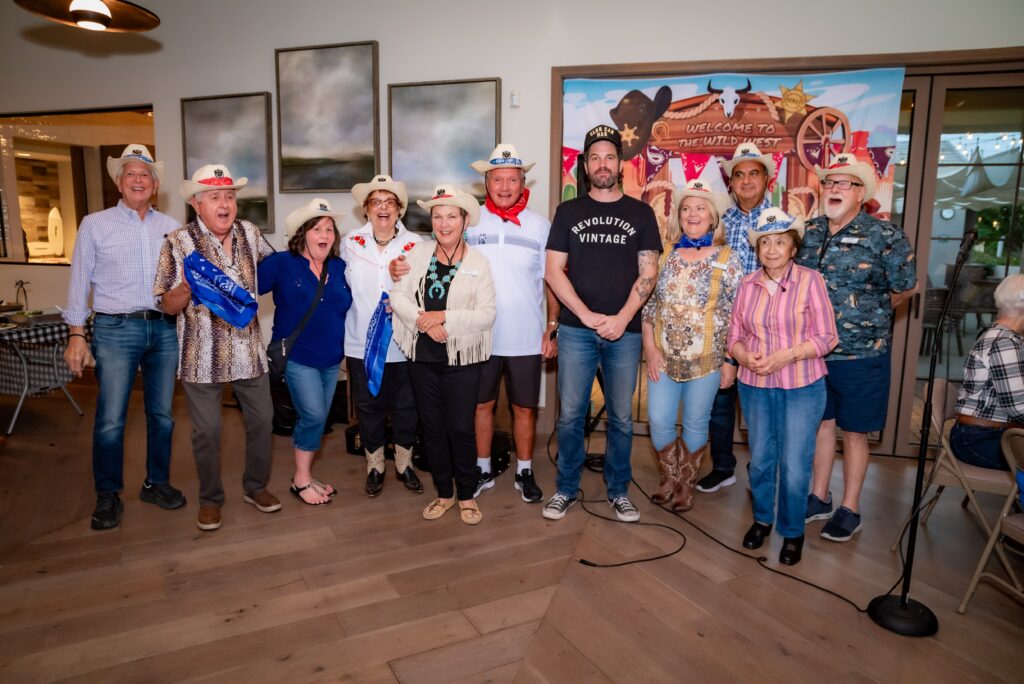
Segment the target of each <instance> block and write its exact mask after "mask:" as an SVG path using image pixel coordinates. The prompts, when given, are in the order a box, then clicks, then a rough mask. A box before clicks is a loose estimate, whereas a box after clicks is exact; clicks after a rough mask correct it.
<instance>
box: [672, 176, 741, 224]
mask: <svg viewBox="0 0 1024 684" xmlns="http://www.w3.org/2000/svg"><path fill="white" fill-rule="evenodd" d="M687 197H699V198H700V199H703V200H707V201H708V202H711V204H712V205H713V206H714V207H715V211H717V212H718V220H719V222H721V220H722V216H724V215H725V212H726V211H728V210H729V207H730V206H732V200H731V199H729V195H727V194H726V193H724V192H715V191H714V190H712V189H711V184H710V183H708V182H707V181H702V180H701V179H699V178H695V179H693V180H692V181H690V182H689V183H687V184H686V187H685V188H676V189H675V192H674V193H672V216H671V219H670V220H671V221H672V227H673V228H679V206H680V205H681V204H682V203H683V199H685V198H687Z"/></svg>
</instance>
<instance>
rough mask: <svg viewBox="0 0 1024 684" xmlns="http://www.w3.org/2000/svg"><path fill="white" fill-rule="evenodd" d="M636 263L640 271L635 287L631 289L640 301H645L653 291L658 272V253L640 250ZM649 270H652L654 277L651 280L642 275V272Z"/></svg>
mask: <svg viewBox="0 0 1024 684" xmlns="http://www.w3.org/2000/svg"><path fill="white" fill-rule="evenodd" d="M636 262H637V267H638V269H639V271H640V277H639V278H637V281H636V285H635V286H634V287H633V289H634V291H635V292H636V293H637V295H639V297H640V299H641V300H646V299H647V298H648V297H649V296H650V294H651V292H652V291H653V290H654V282H655V279H656V278H657V272H658V252H656V251H654V250H652V249H645V250H642V251H640V252H639V253H638V254H637V258H636ZM651 268H653V269H654V272H655V276H654V277H653V278H652V277H650V276H645V275H644V271H647V270H648V269H651Z"/></svg>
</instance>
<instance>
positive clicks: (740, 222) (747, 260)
mask: <svg viewBox="0 0 1024 684" xmlns="http://www.w3.org/2000/svg"><path fill="white" fill-rule="evenodd" d="M771 206H772V203H771V201H770V200H769V199H768V196H767V194H766V195H765V196H764V197H763V198H762V199H761V203H760V204H758V205H757V206H756V207H754V208H753V209H751V210H750V213H749V214H748V213H746V212H744V211H743V210H742V209H740V208H739V206H737V205H733V206H731V207H729V208H728V209H727V210H726V212H725V214H723V215H722V223H724V224H725V241H726V242H728V243H729V246H730V247H732V250H733V251H734V252H735V253H736V256H738V257H739V258H740V262H741V263H742V264H743V272H744V273H753V272H754V271H756V270H757V269H759V268H761V264H760V263H759V262H758V261H757V252H755V251H754V248H753V247H752V246H751V245H750V238H749V237H748V236H747V231H748V230H749V229H751V228H756V227H757V219H759V218H760V217H761V212H762V211H764V210H765V209H768V208H769V207H771Z"/></svg>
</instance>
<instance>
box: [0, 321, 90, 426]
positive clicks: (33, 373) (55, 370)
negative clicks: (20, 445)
mask: <svg viewBox="0 0 1024 684" xmlns="http://www.w3.org/2000/svg"><path fill="white" fill-rule="evenodd" d="M68 332H69V330H68V326H67V324H66V323H64V321H60V320H56V321H53V320H50V321H33V322H32V323H30V324H27V325H20V326H18V327H16V328H11V329H9V330H0V394H12V395H14V396H16V397H18V405H17V406H16V407H15V409H14V415H13V416H12V417H11V422H10V425H8V427H7V434H8V435H9V434H11V433H12V432H13V431H14V424H15V422H16V421H17V420H18V414H19V413H20V412H21V407H22V405H23V404H24V402H25V397H38V396H43V395H45V394H49V393H50V392H53V391H56V390H58V389H59V390H61V391H63V392H64V395H65V396H66V397H67V398H68V401H70V402H71V405H72V406H73V407H74V409H75V410H76V411H77V412H78V415H82V409H81V408H79V406H78V404H77V403H75V400H74V398H73V397H72V396H71V393H70V392H68V389H67V384H68V383H69V382H71V380H72V378H74V375H73V374H72V373H71V371H70V370H69V369H68V366H67V364H66V363H65V362H64V347H65V345H67V341H68Z"/></svg>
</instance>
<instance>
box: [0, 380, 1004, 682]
mask: <svg viewBox="0 0 1024 684" xmlns="http://www.w3.org/2000/svg"><path fill="white" fill-rule="evenodd" d="M94 392H95V390H94V389H93V388H89V387H78V388H76V389H75V393H76V396H78V397H79V398H81V399H82V400H83V406H84V408H85V410H86V417H85V418H81V419H80V418H78V417H77V416H75V415H74V413H73V412H72V411H71V409H70V407H69V406H68V405H67V404H66V402H64V400H63V399H61V398H59V397H49V398H45V399H37V400H31V401H29V402H28V404H27V406H26V411H25V414H24V415H23V417H22V418H21V419H20V421H19V424H18V426H17V430H16V432H15V435H14V436H13V437H12V438H11V439H10V440H9V441H8V443H7V445H6V447H5V448H4V449H3V450H2V451H0V516H2V518H0V520H2V528H0V559H2V560H0V681H3V682H41V681H56V680H74V681H76V682H91V681H97V682H139V681H151V682H182V681H217V682H247V683H248V682H264V681H266V682H274V683H280V682H306V681H318V680H335V681H337V680H342V681H349V682H395V681H400V682H447V683H451V682H550V683H562V682H572V683H576V682H673V683H675V682H741V681H742V682H748V681H757V682H846V683H854V682H856V683H862V682H993V681H1005V682H1011V681H1016V682H1020V681H1021V672H1024V638H1022V637H1024V606H1021V605H1020V604H1018V603H1016V602H1014V601H1012V600H1011V599H1009V598H1007V597H1006V596H1004V595H1003V594H1000V593H999V592H998V591H996V590H995V589H993V588H992V587H991V586H983V587H982V588H981V589H980V590H979V592H978V594H977V596H976V598H975V599H974V601H973V602H972V604H971V606H970V609H969V611H968V613H967V615H966V616H959V615H957V614H956V610H955V609H956V605H957V603H958V602H959V598H960V595H961V594H962V592H963V590H964V589H965V586H966V583H967V578H968V577H969V575H970V573H971V572H972V570H973V566H974V564H975V562H976V560H977V558H978V555H979V554H980V551H981V548H982V546H983V539H982V537H981V534H980V533H979V532H978V530H977V529H976V528H975V526H974V525H973V524H972V522H971V521H970V520H969V519H968V517H967V515H966V514H965V512H964V511H963V510H961V508H960V506H959V500H958V497H956V496H955V495H953V494H950V495H947V496H946V497H944V498H943V500H942V501H941V503H940V504H939V506H938V509H937V511H936V513H935V515H934V516H933V518H932V520H931V521H930V522H929V524H928V526H927V527H926V528H924V529H923V530H922V533H921V537H920V544H919V553H918V556H917V565H916V573H915V582H914V596H915V597H916V598H918V599H920V600H922V601H923V602H925V603H926V604H927V605H928V606H930V607H931V608H932V609H933V610H934V611H935V612H936V614H937V615H938V618H939V621H940V630H939V633H938V636H936V637H935V638H929V639H921V640H914V639H909V638H903V637H898V636H894V635H892V634H890V633H888V632H885V631H883V630H881V629H879V628H878V627H876V626H875V625H874V624H873V623H872V622H871V620H870V619H869V618H867V617H866V616H865V615H863V614H861V613H858V612H857V611H855V610H854V609H853V608H851V607H850V606H849V605H847V604H846V603H843V602H842V601H840V600H838V599H836V598H834V597H832V596H829V595H827V594H825V593H822V592H820V591H817V590H815V589H812V588H810V587H808V586H805V585H803V584H800V583H798V582H795V581H793V580H791V579H789V578H787V577H784V576H781V575H778V574H774V573H772V572H769V571H768V570H766V569H764V568H762V567H760V566H759V565H758V563H757V562H756V561H755V560H752V559H750V558H745V557H743V556H741V555H739V554H737V553H734V552H732V551H730V550H727V549H725V548H723V547H722V546H719V545H718V544H716V543H715V542H713V541H711V540H710V539H708V538H706V537H705V536H703V535H702V534H701V533H699V532H697V531H696V530H695V529H694V528H693V527H690V526H688V525H687V524H685V523H683V522H682V521H680V520H678V519H675V518H673V517H672V516H670V515H668V514H666V513H664V512H662V511H659V510H657V509H655V508H654V507H652V506H651V505H650V504H649V503H647V502H645V501H644V502H641V505H640V509H641V511H642V514H643V518H642V521H644V522H655V521H656V522H661V523H665V524H669V525H672V526H674V527H676V528H678V529H680V530H681V531H682V532H684V534H685V535H686V547H685V549H683V551H682V552H680V553H678V554H676V555H674V556H672V557H670V558H667V559H664V560H660V561H656V562H651V563H644V564H640V565H630V566H626V567H621V568H614V569H599V568H592V567H587V566H584V565H581V564H580V563H578V562H577V560H578V559H581V558H584V559H589V560H591V561H596V562H615V561H620V560H626V559H635V558H643V557H646V556H649V555H652V554H657V553H660V552H664V551H667V550H670V549H672V548H674V547H675V546H676V545H677V544H678V543H679V537H678V536H677V535H675V534H672V533H670V532H668V531H666V530H663V529H660V528H657V527H649V526H640V525H624V524H614V523H610V522H604V521H602V520H598V519H596V518H593V517H590V516H588V515H587V514H586V513H584V512H583V511H582V510H581V509H580V507H578V506H577V507H574V508H573V509H572V510H571V512H570V513H569V515H568V516H567V517H566V518H565V519H564V520H562V521H558V522H551V521H547V520H544V519H543V518H542V517H541V515H540V507H539V506H536V505H532V506H531V505H527V504H524V503H522V502H521V501H520V500H519V499H518V496H517V495H516V494H515V493H514V492H513V489H512V478H511V476H510V475H509V474H505V475H503V476H502V477H501V478H499V480H498V483H497V486H496V487H495V488H494V489H492V490H490V491H488V492H487V493H485V494H484V495H483V496H482V497H481V498H480V500H479V501H480V506H481V508H482V510H483V512H484V515H485V517H484V521H483V523H482V524H481V525H479V526H477V527H469V526H466V525H463V524H461V523H460V522H459V520H458V518H457V516H455V515H454V514H452V513H449V515H447V516H445V517H444V518H442V519H441V520H439V521H435V522H427V521H425V520H423V519H422V518H421V517H420V509H421V508H422V507H423V505H425V504H426V503H427V501H428V496H429V494H427V495H423V496H415V495H412V494H409V493H407V492H406V491H405V490H404V489H402V488H401V487H400V486H398V483H397V482H396V481H395V480H394V479H393V477H392V476H391V473H390V472H389V478H388V481H387V483H386V487H385V490H384V493H383V494H382V495H381V496H380V497H378V498H376V499H373V500H369V499H367V498H366V497H365V496H363V495H362V494H361V493H360V492H361V481H362V478H363V474H364V469H363V464H362V462H361V461H360V460H359V459H357V458H355V457H352V456H348V455H346V454H344V453H343V447H344V440H343V434H342V430H341V429H340V426H336V431H335V433H334V434H333V435H331V436H329V438H328V441H327V444H326V451H327V452H328V456H327V457H326V458H324V459H323V460H322V461H321V462H320V463H319V465H318V470H317V472H318V474H319V476H320V477H321V478H322V479H326V480H329V481H331V482H333V483H334V484H335V485H337V486H338V488H339V489H340V490H341V495H340V496H339V497H338V499H337V500H336V501H335V502H334V503H333V504H331V505H330V506H327V507H325V508H313V507H308V506H302V505H300V504H298V502H296V501H295V500H294V499H292V498H290V497H289V498H287V499H286V500H285V499H284V497H285V496H286V495H287V491H286V488H287V484H288V479H289V476H290V471H289V462H290V460H291V459H290V443H289V441H288V440H287V439H284V438H280V437H275V438H274V447H275V459H276V462H275V467H274V477H273V483H272V487H271V489H272V491H274V492H275V493H277V494H278V495H279V496H281V498H282V499H283V500H284V509H283V510H282V511H281V512H279V513H275V514H272V515H265V514H261V513H259V512H258V511H256V510H255V509H254V508H253V507H251V506H248V505H246V504H244V503H243V502H242V501H241V491H240V463H241V456H240V451H241V446H240V445H241V444H242V429H241V420H240V416H239V414H238V412H237V411H234V410H231V409H225V417H226V419H225V430H224V445H225V447H224V464H223V470H224V480H225V483H226V486H227V490H228V500H227V503H226V505H225V507H224V526H223V528H222V529H221V530H219V531H217V532H213V533H205V532H200V531H199V530H197V529H196V527H195V525H194V517H195V514H196V510H197V506H196V502H195V493H196V481H195V474H194V468H193V464H192V462H191V456H190V452H189V446H188V434H189V429H190V428H189V421H188V418H187V415H186V412H185V408H184V402H183V401H180V398H178V399H177V400H176V405H175V408H176V417H177V425H178V430H177V433H176V438H175V443H174V464H173V478H172V479H173V482H174V483H175V484H177V485H178V486H179V487H182V488H183V489H184V490H185V491H186V494H187V495H188V496H189V497H190V501H189V504H188V506H187V507H186V508H185V509H183V510H178V511H162V510H159V509H157V508H155V507H153V506H149V505H146V504H143V503H141V502H140V501H139V500H138V486H139V484H140V482H141V479H142V477H143V474H144V473H143V468H142V464H143V460H144V434H145V431H144V426H143V422H142V416H141V408H140V404H141V397H136V399H137V400H136V401H134V402H133V408H132V412H131V418H130V424H129V430H128V437H127V443H128V451H129V454H130V455H129V457H128V464H127V468H126V475H127V477H126V482H127V491H126V493H125V496H124V499H125V513H124V519H123V523H122V525H121V527H120V529H118V530H115V531H110V532H93V531H91V530H90V529H89V524H88V516H89V513H90V512H91V509H92V505H93V495H92V492H91V489H92V485H91V477H90V475H89V472H90V448H89V443H90V433H91V424H92V418H91V412H92V407H93V403H94V399H93V397H94ZM12 408H13V401H10V400H9V399H6V398H5V399H3V400H0V418H4V417H5V416H9V414H10V410H11V409H12ZM595 446H596V444H595ZM541 453H542V449H539V450H538V454H539V455H538V457H537V458H536V459H535V464H536V470H537V472H538V475H539V482H540V483H541V484H542V486H543V487H544V489H545V491H546V492H547V493H551V492H552V489H553V481H554V469H553V467H552V465H551V464H550V463H549V462H548V461H547V460H546V458H544V457H542V456H540V454H541ZM911 467H912V464H911V462H909V461H904V460H897V459H879V460H877V462H876V463H875V464H874V465H873V467H872V470H871V472H870V474H869V479H868V483H867V487H866V492H865V495H864V502H863V503H864V510H865V519H864V531H863V532H862V533H861V534H860V535H858V536H857V537H856V538H855V540H854V541H852V542H850V543H848V544H834V543H830V542H827V541H824V540H822V539H820V538H818V537H816V536H814V537H809V538H808V545H807V547H806V548H805V552H804V560H803V562H802V563H800V564H799V565H798V566H796V568H795V569H793V570H787V572H792V574H794V575H796V576H798V577H802V578H806V579H809V580H812V581H815V582H818V583H821V584H824V585H827V586H828V587H830V588H832V589H833V590H835V591H837V592H839V593H841V594H843V595H845V596H848V597H849V598H850V599H851V600H853V601H854V602H855V603H856V604H857V605H858V606H861V607H864V606H866V604H867V602H868V601H869V600H870V599H871V598H872V597H873V596H875V595H878V594H880V593H883V592H884V591H886V590H887V589H888V588H889V586H890V585H891V584H892V583H893V581H894V580H895V578H896V576H897V574H898V559H897V556H896V554H893V553H890V552H889V550H888V546H889V543H890V540H891V536H892V534H893V533H894V531H895V527H896V524H897V522H898V520H899V519H900V517H901V516H902V515H903V513H904V512H905V511H906V509H907V506H908V503H909V499H910V491H911V487H912V483H913V473H912V470H911ZM837 471H838V469H837ZM634 473H635V476H636V478H637V481H638V482H640V483H641V485H643V486H645V487H650V486H652V485H653V484H654V482H655V473H654V466H653V458H652V456H651V454H650V451H649V447H648V446H647V443H646V440H640V439H638V440H637V444H636V448H635V449H634ZM738 474H739V475H740V483H739V484H738V485H737V486H734V487H731V488H728V489H725V490H722V491H721V492H719V493H717V494H713V495H701V494H698V495H697V497H698V498H697V506H696V507H695V509H694V510H693V512H692V513H691V514H689V515H688V519H689V520H692V521H693V522H695V523H696V524H698V525H700V526H701V527H703V528H704V529H705V530H707V531H708V532H709V533H710V534H712V535H715V536H716V537H718V538H719V539H720V540H722V542H724V543H725V544H727V545H729V546H732V547H734V548H735V547H738V546H739V540H740V538H741V536H742V534H743V532H744V530H745V529H746V527H747V526H748V524H749V522H750V504H749V500H748V496H747V493H746V491H745V489H744V486H743V484H744V483H745V472H744V469H743V468H742V467H741V468H740V469H739V473H738ZM834 484H837V485H838V482H837V483H834ZM583 488H584V490H585V491H586V495H587V496H588V497H590V498H600V497H601V495H603V489H602V487H601V482H600V477H599V476H598V475H595V474H590V473H588V474H586V475H585V477H584V480H583ZM637 498H639V496H638V497H637ZM983 502H984V504H985V506H986V507H987V509H988V510H989V512H990V513H993V512H994V511H995V510H996V507H997V504H998V502H997V501H996V500H995V499H994V498H991V497H983ZM593 508H594V509H595V510H597V511H599V512H601V513H607V511H608V508H607V506H605V505H603V504H600V503H599V504H595V505H594V507H593ZM820 525H821V523H817V524H816V525H815V526H812V528H811V529H810V532H817V530H818V529H819V528H820ZM770 546H771V548H770V549H768V551H767V552H766V555H767V557H768V558H769V560H768V562H767V565H769V566H770V567H773V568H778V567H779V566H778V564H777V562H776V560H775V558H776V556H777V553H778V548H779V540H778V539H777V538H773V539H772V543H771V545H770ZM1015 562H1017V561H1015ZM1018 565H1020V564H1019V563H1018Z"/></svg>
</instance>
